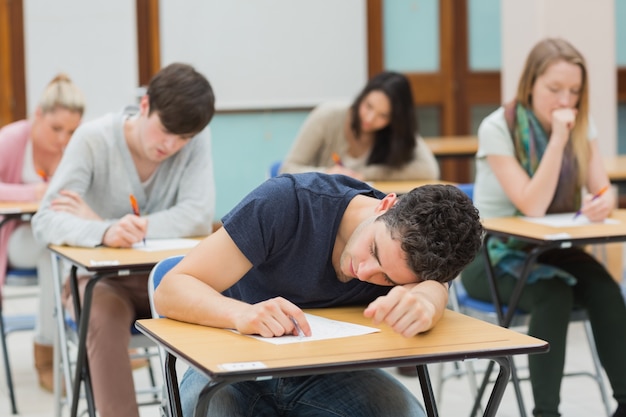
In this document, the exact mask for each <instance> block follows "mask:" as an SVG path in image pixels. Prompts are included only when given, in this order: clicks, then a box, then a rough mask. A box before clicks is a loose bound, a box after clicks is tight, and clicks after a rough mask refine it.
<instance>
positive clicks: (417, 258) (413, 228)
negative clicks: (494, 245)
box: [376, 184, 484, 282]
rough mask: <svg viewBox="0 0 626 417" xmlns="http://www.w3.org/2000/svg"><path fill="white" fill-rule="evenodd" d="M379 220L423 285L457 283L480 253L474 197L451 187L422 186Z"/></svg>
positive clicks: (479, 227)
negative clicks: (453, 281) (456, 278)
mask: <svg viewBox="0 0 626 417" xmlns="http://www.w3.org/2000/svg"><path fill="white" fill-rule="evenodd" d="M376 221H382V222H384V223H385V225H386V226H387V227H388V228H389V231H390V232H391V237H392V238H393V239H394V240H399V241H400V245H401V248H402V250H403V251H404V252H405V253H406V254H407V262H408V264H409V267H410V268H411V269H412V270H413V272H414V273H415V274H416V275H417V276H418V277H419V278H420V280H422V281H424V280H435V281H439V282H448V281H451V280H452V279H454V278H455V277H456V276H457V275H458V274H459V273H460V272H461V270H462V269H463V268H465V266H467V264H469V263H470V262H471V261H472V260H473V259H474V258H475V257H476V254H477V253H478V251H479V250H480V247H481V244H482V240H483V234H484V232H483V227H482V224H481V222H480V216H479V214H478V210H477V209H476V207H474V205H473V204H472V201H471V200H470V198H469V197H468V196H467V195H466V194H465V193H464V192H463V191H461V190H460V189H459V188H457V187H455V186H453V185H440V184H437V185H424V186H422V187H417V188H415V189H413V190H412V191H411V192H409V193H408V194H405V195H402V196H400V198H399V199H398V202H397V203H396V204H395V205H394V206H393V207H392V208H391V209H389V210H388V211H387V212H385V213H384V214H382V215H381V216H379V217H378V218H377V219H376Z"/></svg>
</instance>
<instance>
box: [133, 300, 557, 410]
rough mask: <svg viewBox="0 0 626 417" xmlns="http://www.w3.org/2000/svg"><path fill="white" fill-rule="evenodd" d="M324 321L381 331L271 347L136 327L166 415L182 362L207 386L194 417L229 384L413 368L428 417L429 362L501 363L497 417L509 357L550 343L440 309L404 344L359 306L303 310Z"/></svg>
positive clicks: (174, 406) (206, 331)
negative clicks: (162, 367) (158, 376)
mask: <svg viewBox="0 0 626 417" xmlns="http://www.w3.org/2000/svg"><path fill="white" fill-rule="evenodd" d="M306 311H307V312H308V313H311V314H315V315H319V316H323V317H327V318H330V319H335V320H341V321H347V322H351V323H356V324H362V325H365V326H371V327H377V328H379V329H380V330H381V331H380V332H379V333H372V334H368V335H363V336H356V337H349V338H345V339H341V342H338V341H337V340H336V339H335V340H323V341H315V342H303V343H298V344H296V345H294V344H290V345H273V344H271V343H265V342H261V341H257V340H255V339H252V338H250V337H247V336H242V335H239V334H235V333H233V332H231V331H228V330H224V329H217V328H212V327H205V326H199V325H194V324H189V323H183V322H178V321H175V320H170V319H146V320H138V321H137V322H136V326H137V328H138V329H139V330H140V331H141V332H143V333H144V334H146V335H147V336H148V337H150V338H152V339H153V340H154V341H155V342H157V343H158V344H160V345H161V346H163V347H164V348H165V350H166V351H167V357H166V378H165V379H166V384H167V387H168V394H169V396H170V405H171V414H170V415H172V416H174V417H176V416H180V415H181V414H180V398H179V392H178V381H177V377H176V368H175V362H176V358H180V359H182V360H183V361H185V362H187V363H188V364H190V365H191V366H193V367H194V368H195V369H197V370H198V371H200V372H202V373H204V374H205V375H206V376H207V377H209V378H210V379H211V380H212V385H211V389H205V390H204V391H203V393H202V395H201V397H200V398H199V400H198V406H197V408H196V411H195V414H196V416H205V415H206V409H207V407H208V403H209V401H210V398H211V396H212V395H213V394H214V393H215V391H217V390H218V389H220V388H221V387H223V386H224V385H228V384H230V383H234V382H237V381H245V380H257V379H265V378H278V377H288V376H297V375H311V374H319V373H330V372H339V371H352V370H358V369H371V368H382V367H392V366H407V365H409V366H411V365H419V366H418V370H420V369H421V372H419V376H420V384H421V386H422V393H423V394H424V398H425V403H426V404H425V405H426V410H427V412H428V415H429V416H436V415H437V409H436V406H435V403H434V399H433V396H432V390H430V380H429V378H428V373H427V370H426V367H425V364H427V363H435V362H446V361H456V360H465V359H468V358H489V359H493V360H495V361H497V362H498V363H499V364H500V374H499V376H498V379H497V381H496V384H495V386H494V389H493V391H492V394H491V398H490V400H489V403H488V404H487V408H486V409H485V415H486V416H493V415H495V414H496V411H497V408H498V405H499V404H500V401H501V399H502V395H503V394H504V389H505V387H506V384H507V382H508V379H509V372H510V366H511V364H510V357H509V356H510V355H515V354H528V353H539V352H547V351H548V343H547V342H545V341H543V340H539V339H535V338H533V337H530V336H527V335H524V334H521V333H517V332H514V331H512V330H509V329H505V328H502V327H498V326H494V325H491V324H489V323H486V322H483V321H480V320H477V319H474V318H471V317H467V316H464V315H462V314H459V313H455V312H453V311H450V310H446V312H445V314H444V317H443V318H442V319H441V321H440V322H439V323H438V324H437V326H435V328H434V329H432V330H431V331H429V332H427V333H424V334H420V335H418V336H416V337H412V338H404V337H402V336H400V335H398V334H397V333H395V332H393V330H391V329H390V328H389V327H387V326H386V325H378V326H377V325H374V324H372V322H371V320H369V319H366V318H364V317H363V308H362V307H344V308H330V309H314V310H306ZM247 362H255V363H262V364H263V367H254V368H252V369H246V368H245V366H242V367H240V368H239V369H237V370H227V369H224V368H223V366H222V364H225V363H242V364H245V363H247Z"/></svg>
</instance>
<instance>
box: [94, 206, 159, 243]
mask: <svg viewBox="0 0 626 417" xmlns="http://www.w3.org/2000/svg"><path fill="white" fill-rule="evenodd" d="M147 229H148V220H147V219H145V218H142V217H139V216H135V215H134V214H127V215H126V216H124V217H122V218H121V219H119V220H118V221H117V222H116V223H114V224H112V225H111V226H110V227H109V228H108V229H107V231H106V232H105V233H104V237H103V238H102V244H104V245H105V246H109V247H112V248H129V247H131V246H132V245H133V244H134V243H137V242H141V240H142V239H144V238H145V237H146V230H147Z"/></svg>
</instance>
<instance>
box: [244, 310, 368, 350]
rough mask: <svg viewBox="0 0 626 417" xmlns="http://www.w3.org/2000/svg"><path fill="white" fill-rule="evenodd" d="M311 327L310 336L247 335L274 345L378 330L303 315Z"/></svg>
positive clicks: (334, 337)
mask: <svg viewBox="0 0 626 417" xmlns="http://www.w3.org/2000/svg"><path fill="white" fill-rule="evenodd" d="M305 315H306V319H307V321H308V322H309V325H310V326H311V336H291V335H289V336H281V337H261V336H253V335H248V336H249V337H252V338H255V339H257V340H261V341H263V342H267V343H273V344H275V345H285V344H288V343H300V342H313V341H315V340H327V339H338V338H340V337H350V336H360V335H363V334H369V333H376V332H379V331H380V330H379V329H377V328H375V327H367V326H361V325H360V324H354V323H348V322H345V321H338V320H330V319H327V318H324V317H320V316H314V315H312V314H305Z"/></svg>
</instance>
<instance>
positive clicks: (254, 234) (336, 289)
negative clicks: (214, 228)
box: [222, 173, 391, 308]
mask: <svg viewBox="0 0 626 417" xmlns="http://www.w3.org/2000/svg"><path fill="white" fill-rule="evenodd" d="M358 194H364V195H368V196H371V197H375V198H378V199H382V198H383V197H384V196H385V194H383V193H381V192H380V191H377V190H375V189H373V188H372V187H370V186H369V185H367V184H365V183H363V182H361V181H357V180H355V179H352V178H350V177H346V176H343V175H326V174H320V173H305V174H295V175H288V174H285V175H281V176H279V177H276V178H272V179H269V180H267V181H266V182H264V183H263V184H261V185H260V186H259V187H258V188H256V189H255V190H254V191H252V192H251V193H250V194H249V195H248V196H247V197H245V198H244V199H243V200H242V201H241V202H240V203H239V204H238V205H237V206H236V207H235V208H234V209H233V210H231V211H230V212H229V213H228V214H227V215H226V216H224V217H223V219H222V222H223V224H224V228H225V229H226V231H227V232H228V234H229V235H230V236H231V238H232V239H233V240H234V242H235V244H236V245H237V247H238V248H239V249H240V250H241V252H242V253H243V254H244V255H245V256H246V257H247V258H248V260H249V261H250V262H251V263H252V265H253V267H252V269H251V270H250V271H249V272H248V273H247V274H246V275H245V276H244V277H243V278H242V279H241V280H239V281H238V282H237V283H236V284H235V285H233V286H232V287H231V288H229V289H228V290H226V291H225V292H224V294H225V295H227V296H229V297H232V298H236V299H238V300H242V301H245V302H247V303H251V304H255V303H258V302H260V301H264V300H267V299H270V298H273V297H277V296H281V297H284V298H285V299H287V300H289V301H291V302H292V303H294V304H296V305H297V306H299V307H300V308H319V307H331V306H341V305H357V304H360V305H363V304H368V303H370V302H371V301H373V300H374V299H376V297H378V296H380V295H384V294H387V292H389V290H390V289H391V287H386V286H379V285H374V284H369V283H366V282H362V281H359V280H357V279H353V280H350V281H349V282H348V283H342V282H340V281H339V280H338V279H337V274H336V273H335V270H334V268H333V265H332V252H333V246H334V244H335V237H336V235H337V230H338V228H339V224H340V222H341V218H342V216H343V214H344V211H345V210H346V207H347V206H348V203H350V201H351V200H352V199H353V198H354V197H355V196H356V195H358Z"/></svg>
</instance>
